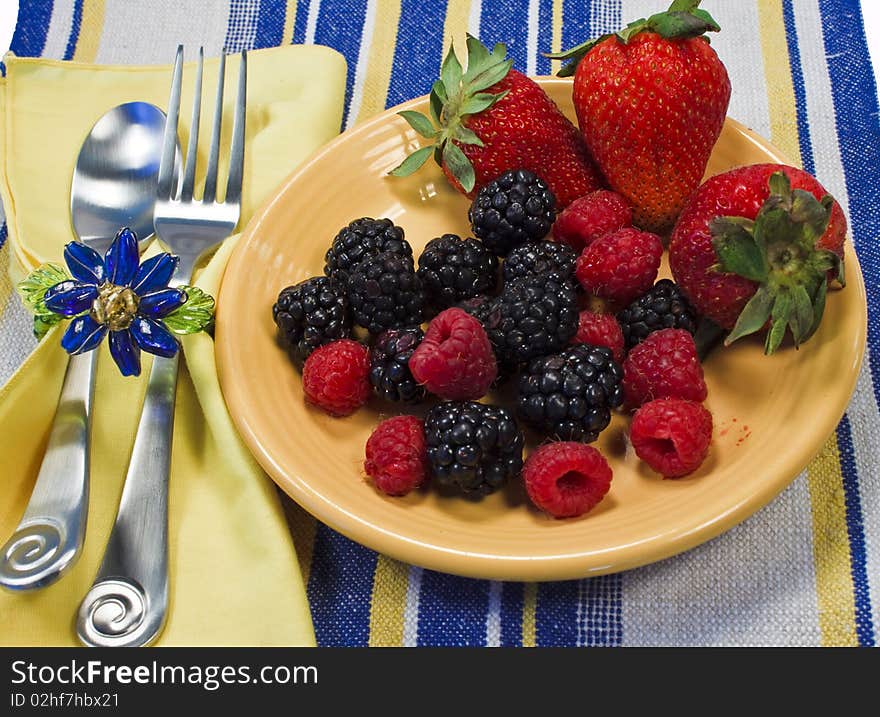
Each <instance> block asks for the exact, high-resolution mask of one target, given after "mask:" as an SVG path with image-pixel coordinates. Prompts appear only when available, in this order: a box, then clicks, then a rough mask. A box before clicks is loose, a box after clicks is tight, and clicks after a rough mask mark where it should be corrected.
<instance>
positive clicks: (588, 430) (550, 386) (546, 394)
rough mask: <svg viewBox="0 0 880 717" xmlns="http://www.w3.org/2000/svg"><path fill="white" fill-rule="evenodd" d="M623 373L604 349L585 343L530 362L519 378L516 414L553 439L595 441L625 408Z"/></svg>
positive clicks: (607, 350) (609, 353) (609, 352)
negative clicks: (617, 410)
mask: <svg viewBox="0 0 880 717" xmlns="http://www.w3.org/2000/svg"><path fill="white" fill-rule="evenodd" d="M621 376H622V371H621V368H620V366H619V365H618V364H617V363H616V362H615V361H614V359H613V358H612V357H611V351H610V350H609V349H607V348H605V347H604V346H590V345H588V344H581V345H579V346H571V347H569V348H567V349H565V350H564V351H562V352H560V353H558V354H555V355H553V356H544V357H541V358H536V359H534V360H533V361H531V362H530V363H529V365H528V367H527V368H526V369H525V370H524V371H523V372H522V373H521V374H520V377H519V392H518V394H517V398H516V411H517V415H518V416H520V418H522V419H523V420H524V421H525V422H526V423H528V424H529V425H531V426H533V427H534V428H536V429H537V430H539V431H541V432H542V433H543V434H544V435H546V436H549V437H550V438H552V439H554V440H562V441H582V442H584V443H589V442H591V441H595V440H596V438H597V437H598V436H599V433H600V432H601V431H603V430H604V429H605V428H606V427H607V426H608V424H609V422H610V421H611V409H612V408H617V407H618V406H620V404H621V403H623V389H622V388H621V384H620V381H621Z"/></svg>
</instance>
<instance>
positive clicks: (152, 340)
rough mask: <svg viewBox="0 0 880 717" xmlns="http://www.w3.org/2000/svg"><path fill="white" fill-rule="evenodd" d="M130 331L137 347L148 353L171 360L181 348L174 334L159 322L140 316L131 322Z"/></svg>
mask: <svg viewBox="0 0 880 717" xmlns="http://www.w3.org/2000/svg"><path fill="white" fill-rule="evenodd" d="M128 330H129V331H130V332H131V335H132V337H133V338H134V340H135V341H136V342H137V345H138V346H140V347H141V348H142V349H143V350H144V351H146V352H147V353H151V354H156V355H157V356H164V357H165V358H171V357H172V356H174V354H176V353H177V350H178V349H179V348H180V344H178V343H177V339H176V338H175V337H174V334H172V333H171V332H170V331H169V330H168V329H166V328H165V327H164V326H163V325H162V324H161V323H159V322H158V321H153V320H152V319H145V318H143V317H142V316H138V317H136V318H135V320H134V321H132V322H131V326H129V327H128Z"/></svg>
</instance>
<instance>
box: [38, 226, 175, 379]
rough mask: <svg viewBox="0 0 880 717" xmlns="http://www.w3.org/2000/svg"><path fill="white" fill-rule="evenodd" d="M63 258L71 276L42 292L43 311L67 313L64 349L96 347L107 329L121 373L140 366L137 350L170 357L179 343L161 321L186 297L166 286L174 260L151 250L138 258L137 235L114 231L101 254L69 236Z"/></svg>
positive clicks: (130, 373)
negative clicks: (152, 252) (150, 253)
mask: <svg viewBox="0 0 880 717" xmlns="http://www.w3.org/2000/svg"><path fill="white" fill-rule="evenodd" d="M64 261H65V263H66V264H67V268H68V269H69V270H70V273H71V275H72V277H73V278H72V279H69V280H65V281H61V282H59V283H57V284H55V285H54V286H51V287H50V288H49V289H47V290H46V292H45V293H44V294H43V296H42V300H43V302H44V303H45V307H46V309H48V311H50V312H52V313H54V314H58V315H59V316H61V317H64V318H72V319H73V320H72V321H71V322H70V325H69V326H68V327H67V330H66V331H65V332H64V336H63V337H62V339H61V345H62V346H63V347H64V350H65V351H67V353H69V354H81V353H85V352H86V351H91V350H92V349H95V348H97V347H98V345H99V344H100V343H101V341H102V340H103V339H104V337H105V336H107V335H108V334H109V335H110V353H111V355H112V356H113V360H114V361H115V362H116V365H117V366H118V367H119V370H120V371H121V372H122V375H123V376H138V375H140V372H141V350H143V351H146V352H147V353H151V354H155V355H156V356H165V357H171V356H174V354H176V353H177V351H178V349H179V348H180V344H179V343H178V341H177V338H176V337H175V336H174V334H173V333H171V331H169V329H168V328H167V326H166V325H165V323H164V322H163V321H162V319H163V318H165V317H166V316H168V314H170V313H171V312H173V311H175V310H177V309H178V308H179V307H181V306H182V305H183V304H184V303H186V301H187V293H186V291H184V290H182V289H175V288H169V287H168V282H169V281H170V280H171V277H172V276H173V275H174V272H175V270H176V269H177V264H178V262H179V259H178V257H176V256H174V255H172V254H167V253H166V254H157V255H156V256H153V257H151V258H150V259H147V260H146V261H145V262H144V263H143V264H141V263H140V261H139V257H138V248H137V237H136V236H135V234H134V232H133V231H131V229H128V228H124V229H121V230H120V231H119V233H118V234H117V235H116V238H115V239H114V240H113V244H111V245H110V249H108V250H107V253H106V254H105V255H104V256H103V257H102V256H101V255H100V254H98V252H96V251H95V250H94V249H91V248H90V247H88V246H86V245H85V244H81V243H79V242H70V243H69V244H68V245H67V246H65V247H64Z"/></svg>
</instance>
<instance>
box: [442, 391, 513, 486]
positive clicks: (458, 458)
mask: <svg viewBox="0 0 880 717" xmlns="http://www.w3.org/2000/svg"><path fill="white" fill-rule="evenodd" d="M425 442H426V443H427V446H428V462H429V464H430V466H431V472H432V474H433V476H434V478H436V479H437V483H439V484H440V485H442V486H455V487H457V488H459V489H460V490H461V491H463V492H465V493H481V494H485V493H491V492H492V491H494V490H497V489H498V488H500V487H501V486H502V485H503V484H504V483H505V482H506V481H507V480H508V479H509V478H514V477H516V476H518V475H519V474H520V471H521V470H522V451H523V434H522V432H521V431H520V430H519V426H517V425H516V421H515V420H514V418H513V416H511V415H510V412H509V411H508V410H507V409H506V408H501V407H500V406H489V405H486V404H484V403H474V402H473V401H463V402H458V401H448V402H444V403H440V404H437V405H436V406H434V407H433V408H431V410H430V411H428V415H427V416H426V417H425Z"/></svg>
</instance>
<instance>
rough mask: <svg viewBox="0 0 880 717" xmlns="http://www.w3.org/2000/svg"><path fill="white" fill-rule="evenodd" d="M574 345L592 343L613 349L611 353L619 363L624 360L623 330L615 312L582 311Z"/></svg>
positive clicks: (572, 341)
mask: <svg viewBox="0 0 880 717" xmlns="http://www.w3.org/2000/svg"><path fill="white" fill-rule="evenodd" d="M571 344H572V346H575V345H577V344H592V345H593V346H604V347H606V348H608V349H611V355H612V356H613V357H614V360H615V361H617V363H622V362H623V356H624V350H623V331H621V329H620V324H619V323H617V319H615V318H614V315H613V314H596V313H594V312H592V311H581V313H580V316H579V318H578V330H577V333H576V334H575V335H574V338H573V339H572V340H571Z"/></svg>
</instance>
